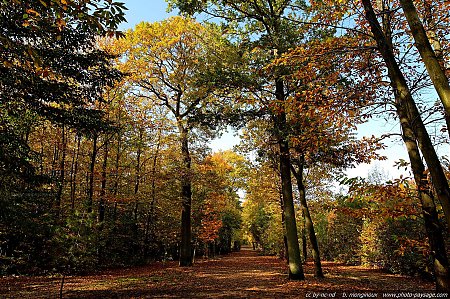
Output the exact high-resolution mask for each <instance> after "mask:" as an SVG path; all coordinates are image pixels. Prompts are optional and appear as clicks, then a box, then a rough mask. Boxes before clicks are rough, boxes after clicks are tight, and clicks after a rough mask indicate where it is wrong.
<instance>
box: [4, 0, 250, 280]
mask: <svg viewBox="0 0 450 299" xmlns="http://www.w3.org/2000/svg"><path fill="white" fill-rule="evenodd" d="M1 5H2V6H1V16H2V24H4V26H3V27H2V30H3V31H2V35H1V36H2V46H4V47H2V64H1V68H2V76H1V77H2V79H1V80H2V81H1V86H2V93H1V96H2V101H1V105H2V106H1V107H2V109H1V111H2V112H1V113H2V118H1V122H2V123H1V131H0V137H1V138H0V140H1V143H0V145H1V157H0V161H1V164H0V165H1V168H0V170H1V173H0V179H1V184H0V185H1V186H0V194H1V196H0V200H1V201H0V203H1V204H0V205H1V221H0V224H1V226H0V242H1V243H0V244H1V247H0V248H1V249H0V255H1V259H2V263H1V265H2V268H1V270H2V272H5V273H24V272H41V271H63V272H72V271H77V272H80V271H89V270H92V269H94V268H96V267H103V266H112V265H126V264H135V263H140V262H146V261H148V260H156V259H168V258H171V259H172V258H173V259H178V258H179V256H180V246H179V244H180V236H181V235H182V234H181V233H180V224H179V219H180V218H182V219H184V220H183V222H185V221H191V219H192V225H191V224H189V226H185V225H184V224H185V223H183V225H182V226H181V227H182V229H184V231H185V230H186V228H188V229H189V232H190V233H191V228H192V233H191V235H189V236H188V237H189V241H188V242H189V254H188V257H186V256H184V255H186V250H184V253H183V249H181V256H182V257H183V256H184V257H185V259H187V258H188V259H189V260H192V259H193V254H194V252H193V251H194V250H191V249H190V246H191V242H192V246H194V247H195V248H196V251H197V255H200V256H201V255H203V254H208V255H214V254H215V253H216V252H217V253H226V252H229V251H231V249H232V244H233V243H234V241H235V240H239V239H240V236H239V228H240V212H239V211H240V205H239V201H238V196H237V189H238V188H239V184H242V182H241V178H240V173H239V169H240V168H242V167H245V162H244V160H243V159H242V158H241V157H240V156H238V155H237V154H233V153H217V154H214V155H211V154H210V153H209V151H208V150H207V148H206V146H205V142H204V141H203V138H204V137H202V136H205V135H202V134H203V133H202V132H193V133H192V135H191V130H192V128H193V124H192V123H196V122H195V121H194V119H193V118H192V117H191V115H188V114H189V113H190V112H188V113H186V115H188V117H185V116H186V115H184V114H185V112H186V111H184V110H183V111H180V110H178V112H177V113H178V114H176V115H174V117H171V116H166V115H165V114H166V113H167V111H168V110H167V109H169V108H171V106H170V104H168V105H166V106H164V105H157V104H155V103H154V102H152V101H151V100H147V101H145V100H144V99H145V97H144V98H143V97H142V95H140V94H139V95H136V94H135V90H136V89H135V86H133V85H132V84H131V83H130V82H132V81H131V79H132V78H134V77H133V76H132V75H131V73H130V72H129V70H125V71H127V72H128V74H127V77H126V79H124V78H125V77H124V74H123V72H121V71H119V70H118V69H117V68H116V67H115V65H114V64H115V62H114V58H116V57H117V56H115V55H112V54H110V53H109V52H107V50H108V47H109V46H110V42H109V41H110V40H111V39H110V38H111V34H112V33H115V31H114V30H115V28H116V26H117V23H119V22H120V21H121V20H123V9H124V7H123V4H121V3H116V2H110V1H106V2H105V3H103V2H95V1H80V2H79V3H78V2H72V1H34V2H27V3H22V2H20V1H18V2H16V1H14V2H13V3H12V4H11V5H9V4H8V3H6V2H2V3H1ZM178 21H180V22H184V23H182V24H180V26H179V28H178V29H181V31H183V30H191V32H193V31H194V30H197V29H198V28H200V27H199V25H198V24H194V23H192V25H193V26H194V27H192V28H190V29H189V28H188V27H186V25H187V23H186V22H185V21H183V20H182V19H179V20H178ZM171 25H173V24H167V26H166V27H165V28H162V29H163V31H160V32H159V33H158V35H157V36H156V37H154V40H155V39H160V40H162V39H163V34H164V32H165V31H164V30H165V29H167V28H168V27H170V26H171ZM155 26H156V25H155ZM181 31H180V32H178V33H174V36H175V37H176V36H177V34H178V36H181ZM105 35H106V36H108V37H109V38H106V37H105V38H103V39H100V36H105ZM118 35H119V36H120V35H121V34H120V33H118ZM172 37H173V36H172ZM122 41H124V40H122ZM186 44H187V43H186ZM193 45H194V47H196V48H199V47H198V45H197V44H196V43H193ZM170 46H173V45H171V44H170V40H164V41H162V42H161V43H160V52H159V53H158V54H157V55H156V56H154V58H155V59H159V58H167V56H164V55H165V54H164V51H165V50H164V49H166V53H167V51H170V49H171V48H170ZM182 47H184V44H183V45H182ZM189 50H191V49H189ZM186 53H187V52H184V53H183V54H182V56H181V57H178V58H177V59H178V60H177V63H180V64H184V63H185V61H183V59H184V58H186V57H187V55H186ZM152 63H155V65H156V62H152ZM169 63H170V62H169ZM149 66H153V64H150V65H149ZM179 71H180V72H181V73H183V72H185V70H182V69H180V70H179ZM189 72H190V71H189ZM181 73H179V74H172V75H171V76H178V75H180V74H181ZM163 79H164V78H163ZM181 80H185V78H182V79H181ZM160 83H161V82H160ZM188 83H189V81H187V82H186V85H183V89H184V88H185V87H189V88H190V86H189V85H188ZM157 88H159V87H157ZM192 88H194V87H192ZM190 100H191V98H189V97H188V99H187V100H186V101H190ZM182 101H183V102H178V103H177V104H174V107H173V109H180V104H181V103H183V104H184V103H185V102H184V98H183V99H182ZM196 105H197V104H192V106H191V107H190V108H187V109H188V110H189V111H190V110H192V109H195V110H197V109H198V107H197V106H196ZM175 106H176V108H175ZM184 108H185V107H184V106H183V107H182V108H181V109H184ZM177 131H178V132H179V133H180V134H177V133H176V132H177ZM180 145H181V146H180ZM180 147H181V150H180ZM191 162H192V167H191ZM180 190H182V192H180ZM180 194H181V195H180ZM191 206H192V207H193V212H192V213H191V211H190V209H191ZM181 207H183V209H182V208H181ZM188 209H189V210H188ZM180 212H181V213H180ZM191 214H192V215H191ZM191 217H192V218H191ZM183 236H185V235H184V234H183ZM181 239H182V240H181V243H183V242H184V243H186V241H183V238H181ZM181 248H183V247H181ZM183 254H184V255H183Z"/></svg>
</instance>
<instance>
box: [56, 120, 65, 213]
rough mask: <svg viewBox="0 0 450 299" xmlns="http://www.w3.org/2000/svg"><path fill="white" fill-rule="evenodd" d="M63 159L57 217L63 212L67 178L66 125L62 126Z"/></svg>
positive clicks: (57, 196) (60, 168) (57, 195)
mask: <svg viewBox="0 0 450 299" xmlns="http://www.w3.org/2000/svg"><path fill="white" fill-rule="evenodd" d="M61 142H62V149H61V161H60V164H59V180H58V191H57V192H56V217H57V218H59V217H60V214H61V201H62V193H63V190H64V184H65V180H66V154H67V153H66V151H67V138H66V130H65V128H64V125H63V126H62V128H61Z"/></svg>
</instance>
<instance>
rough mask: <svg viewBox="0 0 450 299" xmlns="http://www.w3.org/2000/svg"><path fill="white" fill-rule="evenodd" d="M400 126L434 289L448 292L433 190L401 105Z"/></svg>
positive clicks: (445, 254)
mask: <svg viewBox="0 0 450 299" xmlns="http://www.w3.org/2000/svg"><path fill="white" fill-rule="evenodd" d="M397 111H398V114H399V116H400V123H401V126H402V131H403V133H402V136H403V141H404V142H405V145H406V148H407V150H408V156H409V160H410V162H411V169H412V172H413V175H414V180H415V182H416V185H417V190H418V193H419V199H420V202H421V205H422V215H423V218H424V220H425V229H426V232H427V236H428V242H429V244H430V249H431V256H432V260H433V268H434V276H435V280H436V290H437V291H438V292H448V291H449V285H450V272H449V264H448V259H447V252H446V249H445V242H444V237H443V232H442V227H441V225H440V223H439V218H438V213H437V211H436V205H435V203H434V196H433V192H432V191H431V190H430V183H429V182H428V179H427V174H426V172H425V166H424V165H423V163H422V159H421V157H420V153H419V149H418V146H417V143H416V141H415V140H414V134H413V132H412V129H411V127H410V126H409V123H408V120H407V117H406V116H405V113H404V112H402V109H401V105H399V108H398V109H397Z"/></svg>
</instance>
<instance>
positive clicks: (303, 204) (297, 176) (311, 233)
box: [292, 158, 324, 278]
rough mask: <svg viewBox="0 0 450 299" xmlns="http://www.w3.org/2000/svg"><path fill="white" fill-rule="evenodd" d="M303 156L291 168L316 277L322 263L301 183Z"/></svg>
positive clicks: (319, 272)
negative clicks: (296, 168) (295, 165)
mask: <svg viewBox="0 0 450 299" xmlns="http://www.w3.org/2000/svg"><path fill="white" fill-rule="evenodd" d="M302 160H303V158H300V161H298V163H297V166H298V170H297V171H296V170H295V169H294V168H292V173H293V174H294V176H295V179H296V180H297V186H298V192H299V194H300V198H299V199H300V205H301V207H302V214H303V215H304V216H305V227H306V231H307V233H308V239H309V243H310V244H311V249H312V255H313V259H314V276H315V277H318V278H323V277H324V276H323V271H322V263H321V262H320V252H319V245H318V244H317V238H316V232H315V231H314V223H313V221H312V218H311V214H310V213H309V208H308V203H307V202H306V192H305V185H304V184H303V167H304V166H303V165H304V164H303V161H302Z"/></svg>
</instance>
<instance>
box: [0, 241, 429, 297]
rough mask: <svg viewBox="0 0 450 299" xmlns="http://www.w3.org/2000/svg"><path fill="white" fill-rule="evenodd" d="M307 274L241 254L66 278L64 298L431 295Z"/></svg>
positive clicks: (37, 286) (349, 270) (389, 282)
mask: <svg viewBox="0 0 450 299" xmlns="http://www.w3.org/2000/svg"><path fill="white" fill-rule="evenodd" d="M312 270H313V269H312V265H311V264H310V263H308V264H307V265H306V267H305V272H306V280H305V281H289V280H288V279H287V274H286V265H285V262H283V261H281V260H279V259H278V258H276V257H263V256H258V255H257V253H256V252H254V251H252V250H250V249H249V248H243V250H241V251H240V252H237V253H233V254H231V255H228V256H225V257H221V258H218V259H213V260H200V261H197V262H196V264H195V266H193V267H190V268H179V267H178V266H177V264H176V263H175V262H169V263H165V264H164V265H163V264H162V263H157V264H153V265H150V266H145V267H135V268H130V269H121V270H109V271H105V272H102V273H100V274H97V275H92V276H73V277H66V278H65V283H64V290H63V298H95V299H97V298H305V297H307V296H310V297H311V298H313V297H314V296H319V295H320V296H324V295H326V296H328V298H329V297H331V296H332V295H333V293H334V292H337V294H336V298H341V297H342V295H341V294H342V292H347V293H350V292H353V293H354V294H355V293H361V294H368V293H370V292H375V291H376V292H378V296H377V297H378V298H382V293H383V292H389V291H391V292H399V291H403V292H424V291H431V290H433V284H432V283H429V282H423V281H421V280H419V279H416V278H410V277H405V276H398V275H390V274H386V273H382V272H381V271H377V270H373V269H365V268H362V267H356V266H344V265H340V264H336V263H330V262H325V263H324V272H325V275H326V278H325V279H315V278H313V276H312V272H313V271H312ZM60 285H61V279H60V278H43V277H33V278H27V277H16V278H14V277H7V278H0V298H59V289H60ZM321 294H322V295H321ZM319 298H320V297H319ZM322 298H323V297H322ZM357 298H361V296H360V297H357Z"/></svg>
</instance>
